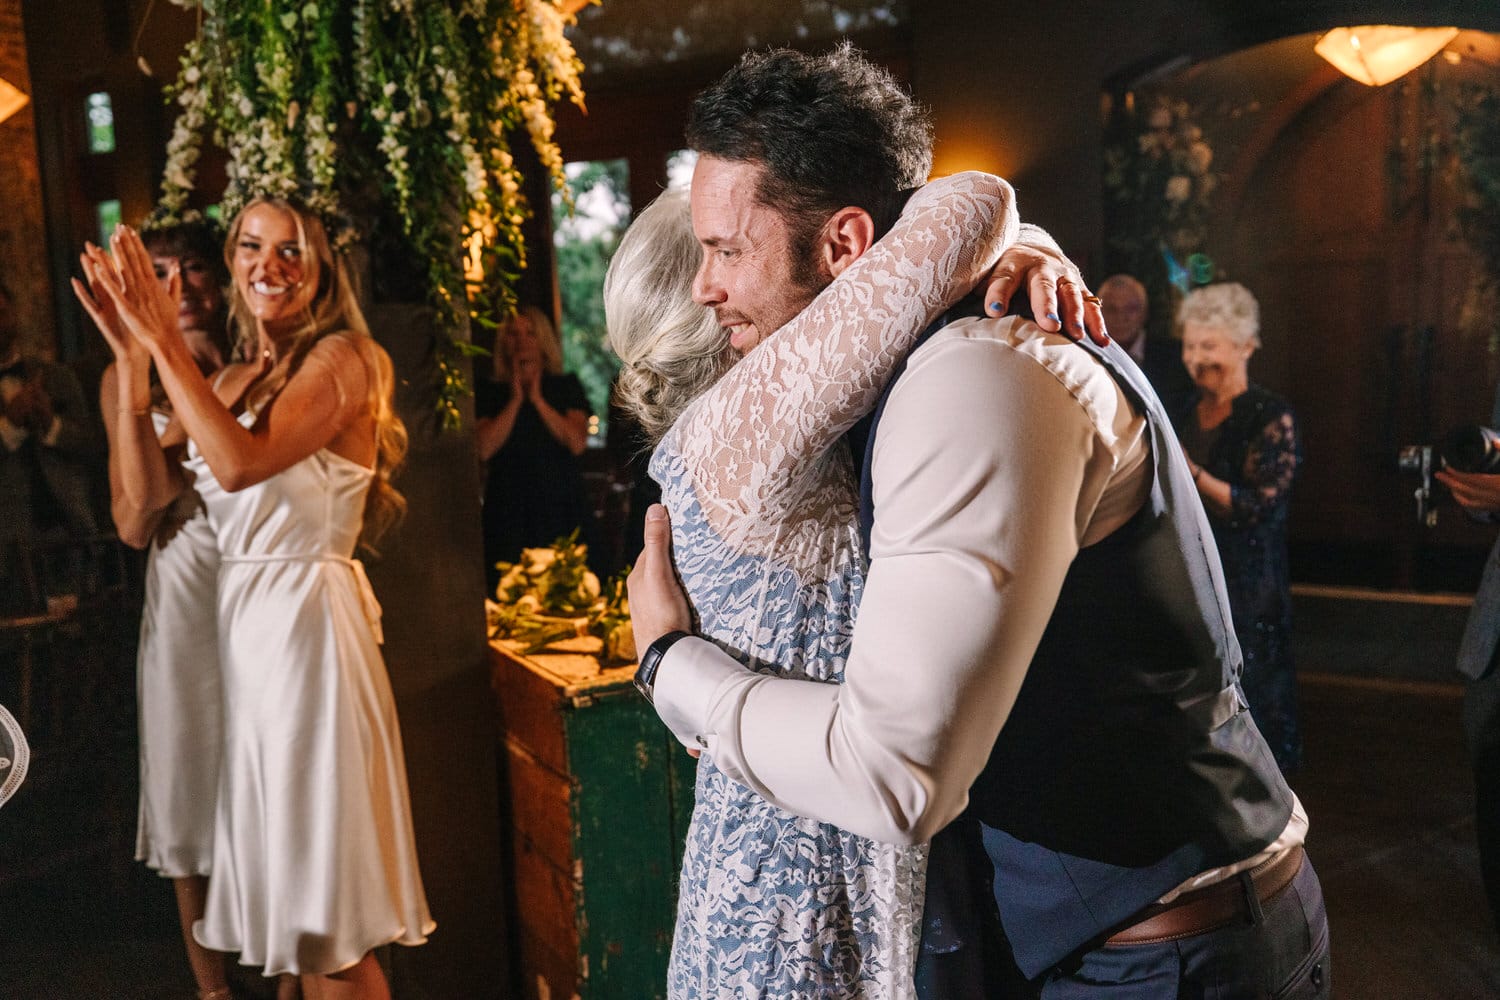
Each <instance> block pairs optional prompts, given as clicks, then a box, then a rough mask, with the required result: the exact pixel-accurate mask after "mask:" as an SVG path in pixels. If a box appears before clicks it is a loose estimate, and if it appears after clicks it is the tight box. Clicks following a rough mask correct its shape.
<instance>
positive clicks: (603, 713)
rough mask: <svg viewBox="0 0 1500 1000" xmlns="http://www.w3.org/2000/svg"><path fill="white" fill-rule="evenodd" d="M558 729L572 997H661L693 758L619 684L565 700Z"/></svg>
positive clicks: (633, 694)
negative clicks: (566, 783) (574, 934)
mask: <svg viewBox="0 0 1500 1000" xmlns="http://www.w3.org/2000/svg"><path fill="white" fill-rule="evenodd" d="M563 725H564V734H565V735H564V739H565V745H566V748H567V755H568V771H569V773H570V775H571V777H572V781H573V788H572V795H571V796H570V799H571V814H572V815H571V818H572V831H573V845H572V846H573V857H574V858H575V866H574V872H575V878H576V883H575V885H576V887H577V896H576V899H577V908H578V912H577V915H576V918H577V926H578V929H579V955H578V961H579V965H578V968H579V971H580V979H581V982H580V983H579V989H578V992H579V996H580V998H581V1000H616V998H618V1000H651V998H653V997H656V998H660V997H664V996H665V995H666V969H667V957H668V953H669V951H670V949H671V941H672V926H673V922H674V919H675V916H676V911H677V870H678V867H679V865H680V864H681V860H682V845H683V841H684V838H685V836H686V833H687V824H688V819H689V817H690V815H691V813H692V804H693V777H694V768H695V766H696V762H695V761H694V760H693V759H692V758H691V757H689V756H688V754H687V752H686V751H685V750H684V749H683V748H682V746H681V744H679V743H678V742H677V740H676V739H675V738H673V736H672V735H671V733H669V732H668V731H667V729H666V727H664V726H663V725H662V724H661V721H660V720H659V719H658V718H657V717H656V713H655V712H654V711H652V709H651V706H650V705H648V704H646V702H645V701H644V700H643V699H642V698H641V697H640V696H639V695H638V694H637V693H636V691H635V689H634V688H632V687H630V686H628V685H622V686H620V687H618V688H594V689H592V690H591V691H589V693H588V696H587V697H582V698H580V697H575V698H573V699H571V707H570V708H568V709H565V711H564V720H563Z"/></svg>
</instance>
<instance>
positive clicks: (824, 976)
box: [604, 173, 1018, 1000]
mask: <svg viewBox="0 0 1500 1000" xmlns="http://www.w3.org/2000/svg"><path fill="white" fill-rule="evenodd" d="M1017 232H1018V221H1017V218H1016V213H1015V208H1014V204H1013V199H1012V194H1011V190H1010V187H1009V186H1008V185H1007V184H1006V183H1005V182H1004V181H1002V180H1000V179H999V178H996V177H991V176H989V175H986V174H974V173H967V174H958V175H954V176H952V177H947V178H943V179H941V180H939V181H934V182H933V183H931V184H929V185H927V186H926V187H924V188H922V189H921V190H919V191H918V192H917V193H916V194H915V195H914V196H913V197H912V199H911V201H910V202H909V203H908V205H907V207H906V210H905V211H904V212H903V214H902V216H901V218H900V219H899V220H898V221H897V222H896V225H895V227H894V228H893V229H892V231H891V232H890V233H889V234H887V235H886V236H885V237H884V238H882V239H881V240H880V241H879V242H878V243H876V244H875V245H874V246H873V247H871V249H870V250H869V251H867V252H866V253H865V254H863V255H862V256H860V257H859V259H858V260H856V261H854V262H853V263H852V264H850V265H849V266H848V268H847V269H845V270H844V271H843V272H842V273H841V274H840V275H839V276H838V277H837V278H836V279H835V280H834V281H833V283H832V284H831V285H829V286H828V287H827V288H826V289H824V290H823V291H822V292H821V293H820V294H819V295H818V296H817V298H816V299H815V300H814V301H813V302H812V304H811V305H809V306H808V307H807V308H806V309H804V310H803V311H802V312H801V313H800V314H798V315H797V316H796V317H795V318H794V319H792V320H791V321H790V322H788V323H787V324H786V325H784V326H782V327H781V328H780V329H779V330H776V331H775V332H774V333H770V334H769V335H767V336H765V337H764V338H763V339H762V340H761V341H760V342H759V344H758V345H757V346H754V347H753V349H752V348H747V349H746V350H747V353H746V354H745V356H744V357H743V358H739V357H737V356H736V354H735V352H734V351H733V350H732V349H731V347H730V343H729V341H730V338H729V337H728V336H727V335H726V332H725V330H724V329H722V328H721V327H720V325H719V323H718V322H716V321H715V319H714V318H713V316H712V315H711V314H709V313H708V311H707V310H705V309H704V308H703V307H702V306H701V305H697V304H695V303H694V302H693V299H692V292H691V286H692V283H693V277H694V274H695V272H696V270H697V267H698V264H699V261H700V259H701V257H702V254H703V248H702V247H701V246H700V245H699V243H698V241H697V239H696V238H695V237H694V235H693V230H692V226H691V220H690V217H689V209H688V203H687V199H686V198H685V197H684V196H683V195H681V194H676V193H668V194H665V195H663V196H661V197H660V198H658V199H657V200H656V201H655V202H653V203H652V204H651V205H650V206H649V207H648V208H647V209H646V210H645V211H644V212H642V214H641V216H640V218H639V219H638V220H637V221H636V222H635V224H634V225H633V226H632V227H631V229H630V230H629V232H627V233H626V235H625V238H624V240H623V241H622V242H621V245H620V248H619V250H618V251H617V253H616V255H615V257H614V260H613V261H612V262H611V264H610V271H609V275H608V277H607V278H606V281H605V289H604V295H605V313H606V317H607V320H608V325H609V335H610V344H611V346H612V347H613V348H614V349H615V352H616V353H617V354H618V355H619V356H620V358H621V360H622V361H623V362H624V369H623V371H622V374H621V376H620V383H619V385H620V389H619V391H620V395H621V398H622V399H623V400H625V401H626V405H628V406H630V407H631V408H632V409H633V410H635V412H636V413H637V415H638V418H639V420H640V422H641V424H642V426H643V427H644V428H645V429H646V431H647V433H648V435H649V436H650V437H651V438H652V439H653V440H657V441H658V442H659V443H658V444H657V445H656V449H655V452H654V453H653V456H652V460H651V466H650V468H651V474H652V476H653V478H655V479H657V480H658V481H659V482H660V483H661V484H662V502H663V503H664V504H665V506H666V507H667V510H668V512H669V514H670V516H671V522H672V530H673V552H674V561H675V563H676V566H677V568H678V570H679V572H680V573H681V576H682V580H683V583H684V585H685V588H686V590H687V594H688V597H689V600H690V601H691V602H692V605H693V607H694V608H695V609H696V611H697V614H698V616H699V619H700V622H701V632H702V634H703V635H704V636H706V637H708V638H710V639H711V640H713V641H714V642H717V643H719V644H720V645H722V646H723V647H724V648H726V649H727V650H728V651H730V652H731V653H732V654H733V655H735V656H736V657H737V658H739V659H740V660H742V661H743V662H745V663H746V664H748V665H749V666H751V667H753V668H754V669H757V670H761V671H766V672H773V671H775V672H779V670H780V668H778V667H777V666H776V665H777V664H793V665H794V666H793V667H792V668H791V669H790V670H789V671H788V673H789V674H790V675H792V676H796V677H799V678H801V679H805V680H809V681H817V682H824V683H830V684H837V683H839V682H840V681H841V680H842V678H843V671H844V667H845V663H846V661H847V658H848V654H849V648H850V640H851V636H852V631H853V629H852V626H853V621H854V615H855V612H856V610H857V608H858V605H859V598H860V594H861V591H862V589H863V585H864V565H865V564H864V558H863V554H862V550H861V546H860V540H859V530H858V525H857V523H856V519H855V516H854V512H855V509H856V503H857V495H856V490H857V479H856V475H855V470H854V465H853V461H852V459H851V455H850V452H849V448H848V446H847V445H846V444H845V442H844V435H845V432H846V431H848V430H849V428H850V427H852V426H853V424H854V423H855V422H856V421H857V420H858V419H859V418H860V417H861V416H862V415H863V414H864V413H866V412H867V411H868V410H869V409H870V408H871V407H872V406H873V405H874V402H875V400H876V398H877V397H878V395H879V393H880V391H881V389H882V388H883V387H884V385H885V383H886V381H887V380H888V379H889V377H890V375H891V373H892V371H893V370H894V368H895V366H896V365H897V363H898V362H899V361H900V360H901V359H902V358H903V357H904V356H905V355H906V353H907V351H908V350H909V349H910V348H911V346H912V344H913V343H914V342H915V340H916V338H917V335H918V334H919V333H920V332H921V331H922V330H923V329H924V328H925V327H926V326H927V325H928V324H929V323H930V322H931V321H932V320H933V319H935V318H936V317H937V316H938V315H940V314H941V313H942V312H944V311H945V310H946V309H947V308H948V307H949V306H951V305H952V304H953V303H955V302H956V301H958V299H960V298H961V297H963V296H964V295H965V294H966V293H967V292H968V291H969V290H970V289H971V288H973V287H974V286H975V285H976V284H977V283H979V282H980V280H981V279H982V278H983V277H984V276H985V275H986V274H987V273H988V272H989V271H990V268H991V266H992V265H993V264H994V263H995V262H996V260H997V259H998V257H999V254H1000V251H1001V250H1002V249H1004V248H1005V247H1006V246H1008V245H1009V244H1010V243H1012V242H1013V241H1014V240H1015V238H1016V235H1017ZM987 301H993V300H987ZM694 799H695V801H694V808H693V818H692V823H691V826H690V828H689V830H688V835H687V845H686V852H685V857H684V860H683V867H682V874H681V879H680V890H679V898H678V907H677V925H676V931H675V933H674V935H673V942H672V957H671V963H670V967H669V971H668V990H667V992H668V996H670V997H672V998H674V1000H699V998H713V997H721V996H747V997H749V996H757V997H760V996H787V997H790V996H818V997H849V998H854V997H860V998H868V1000H881V998H901V997H906V996H910V995H911V993H912V989H913V975H914V968H915V960H916V948H917V941H918V933H919V930H920V921H921V916H922V900H923V891H924V887H925V880H926V848H925V846H915V847H913V846H899V845H893V844H885V843H879V842H877V841H875V840H872V839H870V838H868V837H863V836H858V835H855V834H852V833H849V832H847V831H844V830H840V829H838V828H836V827H834V826H832V825H831V824H827V823H822V822H819V821H817V820H813V819H809V818H807V817H803V816H797V815H794V814H792V813H790V812H787V811H786V810H784V809H781V808H780V807H778V806H776V805H775V804H773V803H771V802H770V801H768V800H767V799H765V798H764V797H762V796H761V795H759V794H758V793H756V792H755V791H753V790H751V789H750V788H748V787H746V786H744V785H742V784H739V783H738V782H735V781H733V780H732V779H730V778H729V777H727V776H726V775H725V774H724V773H723V772H721V771H720V770H718V768H716V767H715V765H714V763H713V761H712V759H711V756H710V755H707V754H705V755H704V756H703V757H702V758H701V759H700V761H699V765H698V774H697V783H696V788H695V796H694Z"/></svg>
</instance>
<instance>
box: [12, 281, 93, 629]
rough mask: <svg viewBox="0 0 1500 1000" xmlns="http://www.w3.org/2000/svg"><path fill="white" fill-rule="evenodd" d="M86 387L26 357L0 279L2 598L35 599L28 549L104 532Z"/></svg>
mask: <svg viewBox="0 0 1500 1000" xmlns="http://www.w3.org/2000/svg"><path fill="white" fill-rule="evenodd" d="M90 426H91V425H90V422H89V417H88V405H87V403H86V402H85V400H84V395H83V388H82V386H80V385H79V384H78V379H77V378H76V377H75V376H74V375H73V373H72V372H71V371H69V370H68V369H67V368H65V367H63V366H62V365H58V364H53V363H51V362H49V361H44V360H42V359H40V358H35V357H27V356H24V355H23V353H22V350H21V330H20V326H19V323H18V320H17V318H16V313H15V302H14V300H13V299H12V298H11V295H10V292H9V290H8V289H7V288H6V287H5V286H4V284H0V603H4V604H8V605H11V607H10V608H8V609H7V610H10V611H12V612H14V611H17V610H35V609H34V608H25V609H22V608H18V607H15V605H17V604H19V603H24V602H26V601H31V602H35V601H36V600H37V597H38V595H36V594H34V593H29V592H28V588H29V587H30V586H32V584H33V582H34V581H28V580H26V579H25V578H24V577H25V576H26V575H29V574H31V573H32V572H35V571H37V570H36V568H35V567H34V566H33V565H32V564H30V562H29V561H28V560H26V559H25V558H23V551H22V547H23V546H24V545H28V544H29V543H32V542H35V541H37V540H40V539H62V538H70V537H71V538H81V537H84V536H87V535H91V534H93V533H94V532H95V531H97V530H98V528H97V523H96V521H95V519H94V513H93V509H92V507H91V505H90V489H89V464H88V462H89V457H90V456H91V455H92V454H93V447H94V441H95V439H94V435H93V434H92V433H91V431H90Z"/></svg>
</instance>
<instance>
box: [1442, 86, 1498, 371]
mask: <svg viewBox="0 0 1500 1000" xmlns="http://www.w3.org/2000/svg"><path fill="white" fill-rule="evenodd" d="M1455 111H1456V113H1455V118H1454V129H1453V139H1454V149H1455V152H1456V154H1457V158H1458V168H1459V174H1460V177H1461V178H1462V180H1463V183H1464V187H1465V188H1466V191H1467V195H1468V197H1467V201H1466V203H1465V204H1463V205H1461V206H1459V208H1458V225H1459V230H1460V231H1461V232H1462V233H1463V236H1464V239H1465V241H1466V242H1467V243H1468V244H1469V246H1470V247H1471V248H1472V249H1473V251H1474V253H1475V255H1477V256H1478V258H1479V261H1480V265H1481V271H1480V275H1479V278H1478V280H1477V282H1476V287H1475V288H1474V289H1473V300H1472V301H1471V302H1470V303H1469V304H1468V308H1467V309H1466V312H1468V313H1469V314H1470V318H1471V319H1473V320H1475V321H1476V322H1477V323H1480V324H1483V325H1485V326H1486V327H1487V328H1488V334H1489V341H1490V349H1491V350H1492V351H1493V350H1495V349H1496V347H1497V346H1500V316H1497V315H1496V307H1497V306H1500V91H1497V90H1495V89H1493V88H1490V87H1471V88H1467V89H1465V90H1464V92H1463V93H1462V95H1461V96H1460V98H1459V99H1458V101H1457V104H1456V108H1455Z"/></svg>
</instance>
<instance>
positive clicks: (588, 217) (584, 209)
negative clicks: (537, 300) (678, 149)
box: [552, 160, 630, 445]
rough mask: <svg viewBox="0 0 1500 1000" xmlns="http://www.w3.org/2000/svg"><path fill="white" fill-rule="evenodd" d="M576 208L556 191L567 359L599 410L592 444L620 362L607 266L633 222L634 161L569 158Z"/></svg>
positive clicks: (602, 425) (599, 438)
mask: <svg viewBox="0 0 1500 1000" xmlns="http://www.w3.org/2000/svg"><path fill="white" fill-rule="evenodd" d="M566 171H567V175H568V183H569V184H570V185H571V186H572V188H573V212H572V214H569V212H568V209H567V206H566V205H565V204H564V203H563V200H562V198H561V197H559V196H558V195H556V194H554V195H553V196H552V232H553V236H552V241H553V245H554V247H555V248H556V252H557V285H558V291H559V293H560V295H561V298H562V329H561V330H560V331H559V333H560V335H561V338H562V348H563V364H564V366H565V367H566V368H567V370H568V371H570V372H572V373H574V374H575V375H577V376H578V380H579V381H580V382H582V383H583V388H584V391H585V392H587V393H588V397H589V406H590V408H591V409H592V410H593V411H594V413H596V414H598V417H597V419H596V420H595V421H594V422H592V423H591V424H590V426H589V438H590V444H593V445H600V444H602V443H603V441H604V436H605V434H606V433H607V432H608V430H609V427H608V413H609V385H610V382H611V381H612V380H613V379H614V377H615V372H616V370H618V369H619V367H620V362H619V359H618V358H616V357H615V355H614V353H613V352H612V351H610V349H609V341H608V338H607V336H606V331H605V328H604V272H605V270H606V269H607V268H608V267H609V259H610V257H611V256H613V255H614V252H615V247H617V246H619V244H620V237H621V236H622V235H623V234H624V232H625V227H626V226H628V225H629V224H630V167H629V164H628V163H627V162H626V161H625V160H592V161H582V162H577V163H569V164H567V166H566Z"/></svg>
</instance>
